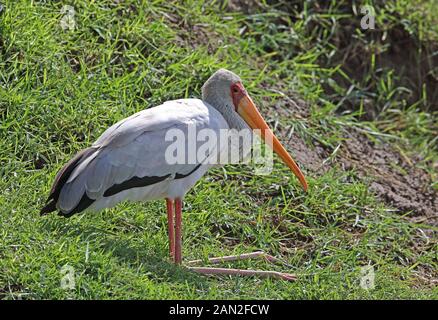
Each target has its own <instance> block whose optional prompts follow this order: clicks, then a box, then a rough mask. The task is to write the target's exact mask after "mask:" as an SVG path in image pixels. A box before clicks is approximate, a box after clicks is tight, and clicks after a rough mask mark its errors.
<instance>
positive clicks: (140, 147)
mask: <svg viewBox="0 0 438 320" xmlns="http://www.w3.org/2000/svg"><path fill="white" fill-rule="evenodd" d="M233 90H234V91H233ZM233 92H234V93H233ZM248 99H249V100H248ZM242 101H243V102H242ZM251 104H252V101H251V100H250V98H249V97H248V96H247V94H246V91H245V90H244V89H243V86H242V85H241V82H240V79H239V78H238V77H237V76H236V75H234V74H233V73H231V72H229V71H226V70H220V71H218V72H217V73H216V74H215V75H213V76H212V77H211V78H210V79H209V81H207V83H206V84H205V85H204V87H203V99H202V100H200V99H181V100H174V101H168V102H165V103H163V104H162V105H160V106H157V107H154V108H149V109H146V110H143V111H140V112H138V113H136V114H134V115H132V116H130V117H128V118H126V119H124V120H122V121H120V122H118V123H116V124H115V125H113V126H111V127H110V128H109V129H107V130H106V131H105V132H104V133H103V134H102V135H101V136H100V138H99V139H98V140H97V141H96V142H95V143H94V144H93V145H92V146H91V147H89V148H87V149H84V150H83V151H81V152H79V153H78V154H77V155H76V156H75V157H74V158H73V159H72V160H70V161H69V162H68V163H67V164H66V165H65V166H64V167H63V168H62V169H61V170H60V172H58V174H57V176H56V178H55V182H54V184H53V187H52V190H51V192H50V195H49V198H48V202H47V204H46V206H45V207H44V208H43V209H42V210H41V213H42V214H46V213H48V212H51V211H55V210H58V211H59V214H60V215H63V216H67V217H69V216H71V215H73V214H75V213H79V212H81V211H84V210H94V211H98V210H101V209H103V208H109V207H112V206H114V205H116V204H117V203H119V202H121V201H124V200H131V201H148V200H155V199H163V198H165V199H166V200H167V212H168V219H169V221H168V223H169V241H170V252H171V254H172V256H173V257H174V259H175V262H177V263H181V259H182V258H181V220H182V217H181V209H182V199H183V197H184V195H185V194H186V193H187V191H188V190H189V189H190V188H191V187H193V185H194V184H195V183H196V182H197V181H198V180H199V179H200V178H201V177H202V176H203V175H204V174H205V173H206V172H207V171H208V169H209V168H211V167H212V166H213V165H214V163H215V162H214V161H213V162H211V161H209V159H211V158H212V157H213V158H214V159H216V160H217V159H221V158H222V156H223V153H224V148H227V147H228V145H227V144H223V143H220V142H219V140H215V141H211V144H210V147H209V149H208V153H207V154H205V157H201V158H200V157H199V156H196V157H191V158H190V152H193V151H195V152H197V151H199V148H200V146H201V145H202V144H203V143H204V141H202V140H198V139H196V137H193V136H191V133H190V132H189V131H190V130H193V129H194V130H195V132H200V131H202V130H203V129H208V130H210V132H212V133H214V134H215V135H216V137H218V138H219V137H221V134H220V131H221V130H228V129H237V130H242V129H249V128H250V127H251V128H252V129H255V128H260V129H264V130H269V129H268V128H267V126H266V124H265V123H264V121H262V120H263V119H262V118H261V116H260V114H258V115H257V114H256V115H255V116H254V115H253V114H250V113H251V112H255V111H257V110H256V109H255V111H254V110H253V111H251V110H249V109H250V108H252V107H254V108H255V106H253V104H252V105H251ZM238 107H239V108H242V109H243V108H245V109H248V110H249V111H248V110H242V114H241V116H239V114H238ZM257 113H258V111H257ZM260 119H261V120H260ZM260 121H262V122H263V123H262V122H260ZM169 130H179V132H181V133H182V135H183V136H184V139H185V141H184V142H185V145H184V146H185V150H184V154H185V160H184V161H183V162H181V163H180V162H177V163H169V153H168V151H169V147H170V146H171V145H172V144H173V143H175V141H174V140H173V139H171V138H170V139H169V136H168V133H169ZM269 132H270V133H269ZM269 132H268V134H270V135H272V132H271V131H270V130H269ZM270 137H272V136H270ZM262 138H266V136H264V135H263V134H262ZM278 144H279V142H278V140H277V139H276V138H275V137H274V142H273V145H271V147H273V149H274V151H276V152H277V153H278V154H279V155H280V157H281V158H282V159H283V160H285V161H286V163H287V161H290V162H289V163H288V165H289V166H290V167H291V169H292V170H297V167H296V165H295V163H294V162H293V160H292V159H291V158H290V156H289V155H288V154H287V152H286V151H285V150H284V148H282V147H281V145H279V146H278ZM238 147H239V146H238ZM280 147H281V148H280ZM276 148H277V150H276ZM280 149H281V150H280ZM249 151H250V149H245V150H241V154H243V155H245V154H247V153H248V152H249ZM227 152H228V151H227ZM189 158H190V159H189ZM294 173H296V174H297V172H296V171H294ZM300 174H301V173H300V172H299V170H298V177H299V178H300V181H301V182H302V183H303V185H304V186H305V188H306V185H305V180H304V177H302V175H301V176H300ZM217 270H219V269H214V270H213V271H215V272H214V273H217ZM204 273H208V272H205V270H204ZM225 273H227V272H225Z"/></svg>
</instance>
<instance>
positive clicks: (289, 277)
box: [187, 251, 296, 281]
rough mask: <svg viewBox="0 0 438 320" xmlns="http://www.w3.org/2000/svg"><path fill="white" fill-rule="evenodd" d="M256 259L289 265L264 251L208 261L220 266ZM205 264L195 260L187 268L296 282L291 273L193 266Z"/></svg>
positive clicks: (210, 272) (215, 273)
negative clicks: (220, 264) (224, 263)
mask: <svg viewBox="0 0 438 320" xmlns="http://www.w3.org/2000/svg"><path fill="white" fill-rule="evenodd" d="M254 258H262V259H265V260H267V261H269V262H271V263H279V264H282V265H285V266H290V265H288V264H287V263H286V262H285V261H283V260H281V259H278V258H275V257H273V256H271V255H269V254H267V253H265V252H263V251H257V252H252V253H244V254H240V255H233V256H224V257H217V258H209V259H208V260H207V261H208V262H210V263H212V264H218V263H222V262H229V261H237V260H247V259H254ZM201 262H203V260H193V261H189V262H187V267H188V268H189V269H190V270H192V271H194V272H197V273H202V274H207V275H218V274H225V275H240V276H257V277H262V278H277V279H283V280H287V281H294V280H296V276H295V275H293V274H291V273H284V272H278V271H262V270H243V269H228V268H213V267H193V265H197V264H200V263H201Z"/></svg>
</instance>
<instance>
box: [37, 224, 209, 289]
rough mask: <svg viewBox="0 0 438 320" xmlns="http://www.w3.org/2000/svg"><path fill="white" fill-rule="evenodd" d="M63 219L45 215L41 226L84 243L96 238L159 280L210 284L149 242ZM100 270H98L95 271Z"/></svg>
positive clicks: (114, 254)
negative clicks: (63, 220) (126, 237)
mask: <svg viewBox="0 0 438 320" xmlns="http://www.w3.org/2000/svg"><path fill="white" fill-rule="evenodd" d="M62 219H64V218H55V217H53V216H52V218H45V219H44V221H43V222H42V225H41V227H42V228H43V229H45V230H46V232H48V233H51V234H54V235H53V237H56V234H60V235H61V236H62V237H63V238H64V239H65V238H71V239H72V240H73V239H78V237H79V239H80V240H81V242H83V243H86V242H93V241H94V240H96V242H98V245H99V247H100V248H101V249H103V250H104V251H105V252H107V253H109V254H110V255H111V256H112V257H113V258H116V259H117V260H118V262H119V264H120V265H122V264H125V265H128V266H129V268H132V269H133V270H141V271H142V272H144V274H147V275H149V276H150V277H151V278H154V279H157V280H160V281H169V282H181V283H187V282H188V283H190V284H191V285H193V286H195V287H197V288H205V287H206V286H208V282H207V281H206V280H207V279H206V278H205V277H203V276H201V275H199V274H196V273H194V272H192V271H190V270H189V269H187V268H185V267H183V266H177V265H175V264H174V263H173V262H172V261H171V260H170V257H167V254H166V255H165V256H164V255H163V252H162V251H160V250H157V249H158V248H152V247H151V246H150V244H149V243H143V244H142V243H139V242H135V241H132V240H131V239H123V238H122V237H123V234H120V235H119V234H116V233H113V232H111V231H109V230H105V229H100V228H97V227H95V226H93V225H90V226H85V225H83V224H81V223H79V221H72V220H70V221H69V222H68V223H62ZM96 271H97V270H96Z"/></svg>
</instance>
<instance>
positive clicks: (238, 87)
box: [231, 82, 246, 112]
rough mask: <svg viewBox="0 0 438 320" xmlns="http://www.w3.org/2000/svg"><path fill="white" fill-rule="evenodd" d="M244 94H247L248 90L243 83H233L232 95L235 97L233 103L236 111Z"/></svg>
mask: <svg viewBox="0 0 438 320" xmlns="http://www.w3.org/2000/svg"><path fill="white" fill-rule="evenodd" d="M244 96H246V90H245V88H244V87H243V85H242V84H241V83H240V82H236V83H233V84H232V85H231V97H232V98H233V104H234V108H235V110H236V112H237V106H238V105H239V102H240V99H242V98H243V97H244Z"/></svg>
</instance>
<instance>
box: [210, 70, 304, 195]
mask: <svg viewBox="0 0 438 320" xmlns="http://www.w3.org/2000/svg"><path fill="white" fill-rule="evenodd" d="M202 100H204V101H206V102H208V103H210V104H211V105H212V106H215V107H218V106H220V107H221V108H222V109H223V110H222V112H224V113H226V114H227V116H228V117H240V118H241V119H242V120H243V121H245V122H246V124H247V125H248V126H249V127H250V128H251V129H253V130H256V132H257V133H259V134H260V136H261V138H262V139H263V140H264V141H265V142H266V143H267V144H268V145H269V146H270V147H271V148H272V150H273V151H274V152H275V153H277V154H278V155H279V157H280V158H281V159H282V160H283V162H284V163H285V164H286V165H287V166H288V167H289V168H290V169H291V170H292V172H293V173H294V174H295V176H296V177H297V178H298V180H300V182H301V184H302V186H303V188H304V190H307V182H306V179H305V178H304V175H303V174H302V172H301V170H300V169H299V168H298V166H297V165H296V163H295V161H294V160H293V159H292V157H291V156H290V155H289V153H288V152H287V151H286V149H285V148H284V147H283V146H282V144H281V143H280V141H279V140H278V139H277V137H276V136H275V135H274V134H273V132H272V131H271V129H270V128H269V126H268V125H267V124H266V121H265V120H264V119H263V117H262V115H261V114H260V112H259V110H258V109H257V107H256V106H255V104H254V102H253V101H252V99H251V97H250V96H249V95H248V92H247V91H246V89H245V87H244V86H243V84H242V80H241V79H240V78H239V76H237V75H236V74H234V73H233V72H231V71H228V70H226V69H219V70H218V71H216V72H215V73H214V74H213V75H212V76H211V77H210V78H209V79H208V80H207V81H206V82H205V83H204V85H203V86H202ZM257 129H258V130H257Z"/></svg>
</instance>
